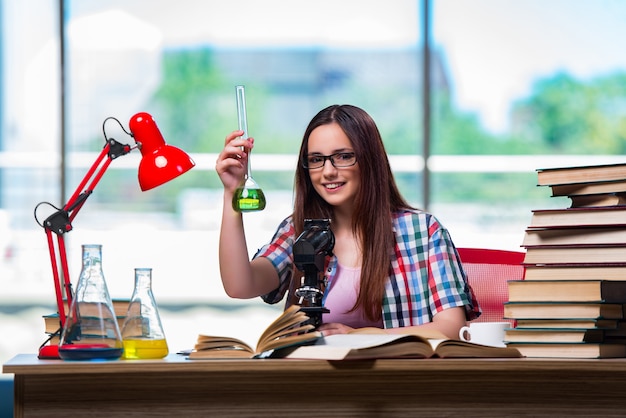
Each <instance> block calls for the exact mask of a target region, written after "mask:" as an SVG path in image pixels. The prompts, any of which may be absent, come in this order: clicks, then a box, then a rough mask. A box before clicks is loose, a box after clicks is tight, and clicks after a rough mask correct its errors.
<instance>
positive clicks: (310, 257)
mask: <svg viewBox="0 0 626 418" xmlns="http://www.w3.org/2000/svg"><path fill="white" fill-rule="evenodd" d="M334 246H335V236H334V235H333V233H332V231H331V230H330V219H305V220H304V231H303V232H302V233H301V234H300V236H299V237H298V238H297V239H296V242H295V243H294V245H293V258H294V263H295V265H296V268H297V269H298V270H300V271H301V272H303V273H304V276H303V277H302V281H301V283H300V287H298V288H297V289H296V291H295V294H296V296H297V297H298V302H297V303H298V305H300V306H301V310H302V311H303V312H304V313H306V314H307V315H308V316H309V318H310V319H311V323H312V324H313V325H314V326H315V327H316V328H317V327H318V326H319V325H321V323H322V314H324V313H328V312H330V311H329V310H328V309H327V308H325V307H324V306H323V304H322V297H323V296H324V291H323V290H322V284H323V283H324V280H325V279H324V264H325V258H326V256H329V255H332V253H333V247H334Z"/></svg>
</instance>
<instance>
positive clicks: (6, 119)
mask: <svg viewBox="0 0 626 418" xmlns="http://www.w3.org/2000/svg"><path fill="white" fill-rule="evenodd" d="M425 1H426V0H421V1H420V0H395V1H394V2H392V3H390V2H381V1H377V0H371V1H369V0H343V1H341V2H336V1H333V0H321V1H316V2H297V4H296V3H294V2H290V1H287V0H270V1H262V2H261V1H253V0H249V1H246V0H236V1H235V0H233V1H229V2H218V1H205V0H179V1H178V2H176V4H175V5H174V3H173V2H171V1H165V0H152V1H150V7H146V2H145V1H144V0H97V1H96V0H66V1H61V0H59V1H58V2H50V1H47V0H29V1H28V2H15V1H8V0H0V18H1V19H2V25H1V27H2V31H1V32H0V64H1V65H0V76H1V83H2V86H1V88H0V91H1V92H2V99H1V101H0V246H2V247H1V248H0V250H1V251H2V253H0V257H2V258H0V271H1V272H2V274H0V283H1V287H2V291H1V292H0V318H1V319H0V323H2V324H3V327H4V326H8V327H11V328H10V330H9V331H5V334H7V335H8V334H9V333H10V334H11V335H14V337H15V338H13V339H12V341H11V342H10V343H9V342H8V341H7V342H5V343H2V342H0V360H5V359H8V358H9V357H11V356H12V355H14V354H16V353H17V352H32V351H33V350H35V349H36V347H37V345H38V344H39V343H41V342H43V334H40V333H39V331H38V332H33V330H41V331H40V332H43V321H42V319H41V315H43V314H47V313H50V312H53V310H54V309H55V308H54V295H53V286H52V283H51V274H50V265H49V262H48V259H49V258H48V257H49V256H48V249H47V246H46V240H45V235H44V233H43V231H42V229H41V228H40V227H39V226H38V225H37V224H36V222H35V220H34V219H33V210H34V208H35V206H36V205H37V204H38V203H39V202H42V201H43V202H50V203H51V204H52V205H55V206H57V207H58V206H61V205H62V203H63V202H65V201H67V199H68V198H69V195H70V194H71V193H73V191H74V189H75V188H76V187H77V185H78V183H79V182H80V180H81V179H82V178H83V176H84V175H85V173H86V170H87V169H88V167H89V166H90V165H91V164H92V163H93V162H94V160H95V157H96V155H97V153H98V152H99V151H100V150H101V148H102V146H103V145H104V137H103V134H102V130H103V123H104V121H105V119H106V118H108V117H110V116H112V117H115V118H117V119H118V120H119V121H120V123H121V124H122V125H123V127H124V128H126V129H128V121H129V119H130V117H131V116H132V115H134V114H135V113H136V112H139V111H146V112H148V113H151V114H152V115H153V116H154V117H155V119H156V121H157V123H158V126H159V128H160V130H161V132H162V133H163V135H164V137H165V139H166V141H167V142H168V143H170V144H172V145H176V146H178V147H180V148H183V149H185V150H186V151H187V152H189V153H191V154H192V156H193V158H194V159H195V161H196V163H197V165H196V167H195V168H194V169H193V170H192V171H190V172H189V173H187V174H185V175H184V176H181V177H179V178H178V179H176V180H174V181H172V182H170V183H168V184H166V185H164V186H162V187H159V188H157V189H154V190H151V191H148V192H145V193H142V192H140V191H139V187H138V184H137V182H136V175H137V174H136V171H137V163H138V160H139V159H138V155H137V154H138V153H136V152H134V153H131V154H130V155H128V156H125V157H123V158H120V159H118V160H115V161H113V163H112V164H111V166H110V168H109V170H108V171H107V173H106V174H105V176H104V177H103V178H102V181H101V182H100V183H99V184H98V186H97V188H96V190H95V192H94V193H93V195H92V196H91V197H90V198H89V199H88V201H87V203H86V204H85V207H84V208H83V209H82V210H81V212H80V213H79V214H78V216H77V217H76V219H75V220H74V223H73V224H74V230H73V231H72V232H71V233H70V234H67V236H66V239H67V243H68V257H69V260H70V267H71V271H70V274H71V276H72V277H73V278H74V279H75V278H76V277H77V275H78V270H79V266H80V262H79V258H80V245H81V244H83V243H100V244H103V253H104V267H105V274H106V278H107V284H108V285H109V291H110V293H111V295H112V296H113V297H130V294H131V293H132V283H133V269H134V268H135V267H152V268H153V277H154V280H153V289H154V293H155V297H156V299H157V302H158V304H159V307H160V308H161V307H162V308H161V309H162V310H163V311H162V314H161V315H162V316H163V320H164V328H165V332H166V334H167V337H168V341H170V344H171V347H170V348H171V350H177V349H182V348H189V346H191V345H192V344H193V343H194V339H195V335H196V333H197V332H199V331H207V330H210V331H211V332H215V333H218V332H221V333H228V334H231V335H232V334H233V331H234V332H241V333H244V334H245V333H246V332H252V333H254V332H255V330H251V329H250V325H249V324H250V323H259V326H258V330H259V331H260V330H262V329H263V328H265V325H266V324H264V323H263V321H265V320H268V321H269V320H271V319H273V318H274V317H275V316H276V312H277V310H280V309H281V306H274V307H267V306H265V305H264V304H263V303H261V302H259V301H258V300H253V301H235V300H230V299H229V298H227V297H226V295H225V294H224V291H223V289H222V286H221V282H220V279H219V269H218V261H217V238H218V231H219V221H220V213H221V205H222V202H221V187H220V185H221V184H220V182H219V179H218V178H217V175H216V174H215V172H214V163H215V158H216V153H218V152H219V151H220V150H221V148H222V144H223V138H224V136H225V135H226V134H227V133H228V132H230V131H231V130H233V129H235V128H236V126H237V115H236V106H235V85H237V84H244V85H246V98H247V102H248V123H249V130H250V134H251V135H252V136H254V137H255V138H256V140H257V142H256V145H257V147H256V148H255V151H254V154H253V155H252V168H253V170H254V178H255V180H257V182H258V183H259V185H260V186H261V187H262V188H263V190H264V192H265V194H266V196H267V201H268V206H267V208H266V209H265V210H264V211H263V212H260V213H249V214H246V215H244V220H245V222H246V228H247V238H248V244H249V253H250V255H252V253H254V251H255V250H256V248H257V247H258V246H260V245H261V244H263V243H264V242H266V241H267V240H268V239H269V238H270V236H271V234H272V233H273V232H274V229H275V227H276V226H277V224H278V223H279V222H280V220H282V218H284V217H285V216H286V215H288V214H289V213H290V207H291V190H292V179H293V170H294V168H295V161H296V160H295V153H296V152H297V150H298V147H299V144H300V140H301V137H302V133H303V131H304V129H305V127H306V124H307V123H308V121H309V120H310V119H311V117H312V116H313V115H314V114H315V113H316V112H317V111H319V110H320V109H321V108H323V107H325V106H327V105H330V104H334V103H352V104H355V105H358V106H360V107H363V108H364V109H366V110H367V111H368V112H369V113H370V114H371V115H372V116H373V117H374V119H375V120H376V122H377V123H378V125H379V128H380V129H381V133H382V135H383V137H384V138H385V141H386V142H385V145H386V147H387V150H388V152H389V154H390V158H391V162H392V167H393V169H394V173H395V175H396V178H397V180H398V183H399V185H400V187H401V191H402V192H403V194H404V195H405V196H406V197H407V198H408V199H409V200H410V201H411V203H413V204H415V205H417V206H421V205H423V204H424V200H425V199H424V198H423V196H424V192H425V190H424V188H423V186H422V184H423V169H424V168H426V169H427V170H429V171H428V173H430V176H429V178H430V187H429V189H428V190H427V192H429V195H428V199H427V200H428V202H429V207H428V209H429V210H430V211H431V212H433V213H434V214H435V215H437V217H438V218H439V219H440V220H441V221H442V222H443V223H444V225H445V226H446V227H448V229H450V231H451V233H452V236H453V239H454V240H455V242H456V244H457V245H459V246H461V245H462V246H484V247H492V248H502V249H517V248H518V247H519V245H520V244H521V241H522V237H523V231H524V228H525V226H526V224H527V223H528V220H529V219H530V210H531V209H533V208H537V207H540V206H544V205H545V206H547V205H552V204H553V205H556V206H563V202H562V201H561V202H553V201H552V200H550V199H549V196H548V194H549V193H548V191H547V190H544V189H541V188H537V187H535V183H536V181H535V177H536V175H535V173H534V170H535V169H537V168H542V167H547V166H558V165H560V164H561V163H563V164H578V163H581V162H583V163H595V162H598V163H600V162H605V161H612V160H615V159H617V160H619V159H620V158H621V154H623V152H624V145H623V144H624V140H623V139H624V136H625V135H626V134H625V131H624V123H623V120H624V113H625V112H626V106H625V103H626V91H624V89H625V87H624V86H626V83H625V82H624V77H625V75H624V74H625V71H626V62H625V61H626V59H625V58H624V54H622V53H621V50H620V49H619V48H620V46H619V43H616V42H615V39H622V38H623V35H624V34H623V31H624V29H623V24H622V22H623V21H624V20H625V18H626V5H624V4H622V2H619V1H611V0H602V1H597V0H580V1H577V2H570V1H564V0H527V1H523V2H522V1H512V0H475V1H473V2H471V3H468V2H464V1H462V0H437V1H436V2H435V1H432V2H428V3H424V2H425ZM426 5H428V6H429V8H428V10H429V12H428V13H424V10H425V6H426ZM61 6H64V8H63V9H61ZM59 16H63V19H60V18H59ZM61 21H62V22H63V24H64V26H63V27H62V28H60V22H61ZM426 23H428V26H425V24H426ZM425 27H427V28H430V32H429V35H430V36H429V40H430V43H429V45H428V46H429V48H430V51H431V54H430V60H429V62H430V64H431V67H430V74H431V77H430V80H431V83H430V84H429V86H428V87H429V89H428V90H427V89H424V86H423V84H422V81H423V60H422V58H423V51H424V45H423V40H424V38H423V37H422V35H423V32H424V28H425ZM581 28H584V30H582V29H581ZM61 29H63V36H61V33H62V30H61ZM62 39H64V42H62ZM61 46H63V47H64V48H63V49H61ZM61 51H64V53H65V55H64V57H65V60H64V61H63V64H64V65H61V64H62V61H61V58H60V57H61V54H60V53H61ZM62 76H63V77H62ZM61 80H65V85H64V87H63V86H62V84H61ZM62 90H63V91H64V96H62V95H61V91H62ZM426 91H429V92H430V93H431V98H432V100H431V103H430V108H429V109H430V113H429V114H430V115H431V119H430V126H431V131H430V135H431V140H430V155H426V156H425V155H423V150H424V148H425V147H424V143H423V140H424V135H423V123H422V116H423V114H424V109H422V103H423V102H424V101H423V98H424V93H425V92H426ZM62 97H64V98H65V101H64V102H62V101H61V98H62ZM62 122H63V123H62ZM104 129H105V130H106V132H107V135H108V136H112V137H114V138H115V139H117V140H119V141H121V142H131V141H132V140H131V139H130V138H129V137H128V136H127V135H126V134H125V133H124V132H123V131H122V130H121V129H120V127H119V126H118V125H117V124H116V123H115V122H112V121H107V123H106V124H105V125H104ZM44 208H45V205H44ZM42 210H43V208H42ZM216 309H217V310H216ZM229 311H230V312H237V315H226V314H225V312H229ZM16 313H18V314H19V315H16ZM235 317H236V318H235ZM218 318H219V319H218ZM6 319H10V320H6ZM5 324H7V325H5ZM220 327H222V328H220ZM235 336H237V335H235ZM242 336H243V337H245V335H242ZM247 339H250V338H247ZM252 339H254V338H252ZM16 341H19V342H20V344H21V346H19V347H18V346H17V345H16V343H15V342H16ZM2 344H10V346H8V345H7V346H4V345H2ZM16 350H17V352H16Z"/></svg>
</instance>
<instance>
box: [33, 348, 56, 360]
mask: <svg viewBox="0 0 626 418" xmlns="http://www.w3.org/2000/svg"><path fill="white" fill-rule="evenodd" d="M37 358H39V359H41V360H60V359H61V357H60V356H59V346H58V345H44V346H43V347H41V348H40V349H39V355H38V356H37Z"/></svg>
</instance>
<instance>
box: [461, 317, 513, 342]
mask: <svg viewBox="0 0 626 418" xmlns="http://www.w3.org/2000/svg"><path fill="white" fill-rule="evenodd" d="M510 326H511V324H510V323H509V322H472V323H470V325H469V326H465V327H463V328H461V330H460V331H459V338H460V339H461V340H463V341H468V342H472V343H476V344H482V345H491V346H494V347H505V346H506V345H505V344H504V331H505V329H507V328H509V327H510Z"/></svg>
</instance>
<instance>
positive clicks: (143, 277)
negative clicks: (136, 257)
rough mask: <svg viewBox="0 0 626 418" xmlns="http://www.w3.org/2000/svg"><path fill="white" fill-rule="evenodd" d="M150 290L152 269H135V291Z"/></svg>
mask: <svg viewBox="0 0 626 418" xmlns="http://www.w3.org/2000/svg"><path fill="white" fill-rule="evenodd" d="M151 290H152V269H150V268H137V269H135V293H139V292H150V291H151Z"/></svg>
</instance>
